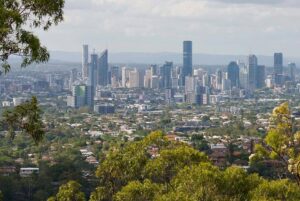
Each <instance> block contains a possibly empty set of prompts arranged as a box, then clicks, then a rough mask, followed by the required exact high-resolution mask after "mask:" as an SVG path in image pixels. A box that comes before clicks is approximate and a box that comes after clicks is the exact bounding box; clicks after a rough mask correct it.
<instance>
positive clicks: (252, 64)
mask: <svg viewBox="0 0 300 201" xmlns="http://www.w3.org/2000/svg"><path fill="white" fill-rule="evenodd" d="M248 61H249V63H248V75H249V89H250V90H255V89H256V83H257V81H256V79H257V78H256V76H257V65H258V64H257V63H258V62H257V57H256V56H255V55H249V57H248Z"/></svg>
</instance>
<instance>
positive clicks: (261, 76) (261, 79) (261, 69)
mask: <svg viewBox="0 0 300 201" xmlns="http://www.w3.org/2000/svg"><path fill="white" fill-rule="evenodd" d="M265 80H266V67H265V66H261V65H259V66H257V71H256V88H257V89H261V88H264V87H265V86H266V84H265Z"/></svg>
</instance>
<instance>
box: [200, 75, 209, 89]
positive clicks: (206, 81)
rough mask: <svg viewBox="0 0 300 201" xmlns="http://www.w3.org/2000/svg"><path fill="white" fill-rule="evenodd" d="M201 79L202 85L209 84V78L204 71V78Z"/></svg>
mask: <svg viewBox="0 0 300 201" xmlns="http://www.w3.org/2000/svg"><path fill="white" fill-rule="evenodd" d="M200 80H201V81H202V83H201V86H204V87H206V86H209V78H208V74H207V73H203V75H202V78H201V79H200Z"/></svg>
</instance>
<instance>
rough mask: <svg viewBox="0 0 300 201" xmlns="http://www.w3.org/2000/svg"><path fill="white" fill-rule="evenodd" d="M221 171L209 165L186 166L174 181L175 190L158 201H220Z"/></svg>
mask: <svg viewBox="0 0 300 201" xmlns="http://www.w3.org/2000/svg"><path fill="white" fill-rule="evenodd" d="M221 180H222V177H221V171H220V170H219V169H218V168H217V167H215V166H213V165H211V164H209V163H200V164H198V165H193V166H190V167H188V166H186V167H185V168H183V169H182V170H181V171H180V172H179V173H178V174H177V175H176V176H175V177H174V179H173V180H172V186H173V188H172V189H171V190H170V191H169V192H168V193H166V194H164V195H162V196H160V197H159V198H158V199H157V201H181V200H183V201H216V200H217V201H218V200H221V198H222V196H221V195H220V191H219V186H218V184H220V183H221Z"/></svg>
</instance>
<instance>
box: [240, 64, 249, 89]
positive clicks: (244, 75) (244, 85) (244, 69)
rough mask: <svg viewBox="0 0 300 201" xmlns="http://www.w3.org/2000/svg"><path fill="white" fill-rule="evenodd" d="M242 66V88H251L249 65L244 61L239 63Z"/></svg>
mask: <svg viewBox="0 0 300 201" xmlns="http://www.w3.org/2000/svg"><path fill="white" fill-rule="evenodd" d="M239 67H240V88H241V89H249V74H248V69H247V66H246V65H245V64H244V63H239Z"/></svg>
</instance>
